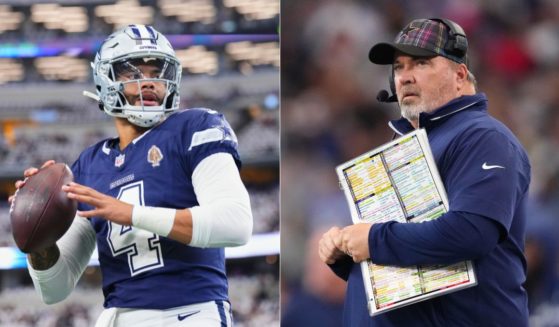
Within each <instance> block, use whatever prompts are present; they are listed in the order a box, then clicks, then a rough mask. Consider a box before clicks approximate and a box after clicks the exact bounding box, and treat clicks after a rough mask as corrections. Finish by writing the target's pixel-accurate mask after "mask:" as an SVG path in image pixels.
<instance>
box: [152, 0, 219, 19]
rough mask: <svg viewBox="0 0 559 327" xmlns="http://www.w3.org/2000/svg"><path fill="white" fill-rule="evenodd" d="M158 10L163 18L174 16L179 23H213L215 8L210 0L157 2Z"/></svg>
mask: <svg viewBox="0 0 559 327" xmlns="http://www.w3.org/2000/svg"><path fill="white" fill-rule="evenodd" d="M158 4H159V8H161V13H162V14H163V15H165V16H176V17H177V20H178V21H179V22H184V23H187V22H200V23H203V24H210V23H214V22H215V17H216V8H215V5H214V3H213V1H211V0H159V2H158Z"/></svg>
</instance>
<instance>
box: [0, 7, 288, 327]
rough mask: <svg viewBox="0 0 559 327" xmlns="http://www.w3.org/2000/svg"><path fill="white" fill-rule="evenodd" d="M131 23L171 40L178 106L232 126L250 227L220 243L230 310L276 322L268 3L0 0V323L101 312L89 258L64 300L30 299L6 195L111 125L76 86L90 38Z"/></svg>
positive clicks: (35, 322)
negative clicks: (225, 245) (177, 65)
mask: <svg viewBox="0 0 559 327" xmlns="http://www.w3.org/2000/svg"><path fill="white" fill-rule="evenodd" d="M130 23H138V24H150V25H153V26H154V27H156V28H157V29H158V30H159V31H160V32H162V33H163V34H165V35H166V36H167V37H168V38H169V40H170V41H171V43H172V44H173V46H174V47H175V49H176V52H177V56H178V57H179V60H180V61H181V63H182V65H183V81H182V85H181V100H182V107H184V108H186V107H196V106H203V107H208V108H212V109H215V110H218V111H220V112H222V113H224V114H225V115H226V117H227V119H228V120H229V122H230V123H231V125H232V126H233V128H234V130H235V131H236V133H237V137H238V139H239V143H240V154H241V158H242V159H243V169H242V171H241V175H242V178H243V180H244V182H245V184H246V185H247V188H248V190H249V192H250V195H251V203H252V207H253V214H254V237H253V239H252V241H251V243H249V244H248V245H247V246H245V247H242V248H234V249H231V251H229V249H228V250H227V251H226V253H227V257H228V260H227V269H228V275H229V281H230V286H231V287H230V297H231V300H232V304H233V311H234V317H235V319H236V325H237V326H273V325H279V199H278V197H279V140H278V136H279V36H278V28H279V27H278V25H279V2H278V1H277V0H254V1H243V0H153V1H138V0H119V1H105V0H85V1H77V0H65V1H56V2H55V1H42V0H25V1H16V0H13V1H10V0H8V1H6V0H3V1H0V99H2V101H0V326H14V327H23V326H45V327H46V326H57V327H59V326H92V325H93V323H94V322H95V320H96V318H97V316H98V314H99V312H100V310H102V293H101V289H100V285H101V284H100V283H101V277H100V273H99V269H98V267H97V265H96V260H95V259H93V260H92V264H91V266H90V267H89V268H87V270H86V272H85V273H84V275H83V277H82V278H81V280H80V282H79V283H78V286H77V289H76V290H75V291H74V292H73V293H72V295H71V296H70V297H69V299H67V300H65V301H64V302H62V303H60V304H56V305H52V306H46V305H44V304H42V303H41V302H40V300H39V297H38V296H37V294H35V292H34V290H33V286H32V284H31V281H30V279H29V276H28V273H27V271H26V269H25V261H24V257H23V255H22V254H21V253H20V252H18V251H16V250H15V245H14V242H13V240H12V237H11V231H10V223H9V215H8V203H7V198H8V195H9V194H12V193H13V192H14V186H13V184H14V182H15V181H16V180H17V179H19V178H21V177H20V176H21V175H22V171H23V169H25V168H26V167H29V166H39V165H41V163H42V162H44V161H45V160H46V159H55V160H56V161H61V162H66V163H68V164H72V162H73V161H74V160H75V159H76V158H77V155H78V154H79V152H80V151H81V150H83V149H84V148H85V147H87V146H88V145H91V144H93V143H95V142H97V141H98V140H100V139H102V138H105V137H109V136H113V135H114V131H113V130H114V127H113V125H112V124H113V123H112V119H111V118H110V117H108V116H107V115H106V114H104V113H103V112H101V111H99V109H98V107H97V104H96V103H95V102H94V101H92V100H90V99H88V98H85V97H83V96H82V91H83V90H88V91H93V90H94V85H93V83H92V77H91V72H90V71H91V68H90V66H89V62H90V61H92V59H93V57H94V54H95V52H96V51H97V49H98V48H99V46H100V44H101V42H102V41H103V40H104V38H105V37H106V36H107V35H108V34H110V33H111V32H112V31H113V30H115V29H116V28H118V27H119V26H122V25H126V24H130ZM185 282H188V281H185ZM146 296H148V295H147V294H146Z"/></svg>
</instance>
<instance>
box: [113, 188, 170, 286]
mask: <svg viewBox="0 0 559 327" xmlns="http://www.w3.org/2000/svg"><path fill="white" fill-rule="evenodd" d="M117 198H118V199H119V200H121V201H123V202H126V203H130V204H138V205H144V182H143V181H139V182H135V183H133V184H129V185H126V186H123V187H122V188H121V189H120V192H119V194H118V197H117ZM107 224H108V225H109V232H108V233H107V242H108V243H109V247H110V248H111V252H112V254H113V256H114V257H116V256H119V255H123V254H127V255H128V266H129V268H130V274H131V275H132V276H135V275H137V274H139V273H143V272H145V271H148V270H152V269H156V268H159V267H163V266H164V262H163V256H162V255H161V244H160V241H159V235H157V234H155V233H150V232H147V231H145V230H143V229H139V228H133V227H131V226H122V225H119V224H115V223H113V222H110V221H107Z"/></svg>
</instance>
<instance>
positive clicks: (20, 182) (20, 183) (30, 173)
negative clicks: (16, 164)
mask: <svg viewBox="0 0 559 327" xmlns="http://www.w3.org/2000/svg"><path fill="white" fill-rule="evenodd" d="M55 163H56V162H55V161H54V160H48V161H46V162H45V163H44V164H43V165H42V166H41V169H43V168H46V167H48V166H52V165H54V164H55ZM38 172H39V169H37V168H35V167H30V168H27V169H26V170H25V171H24V172H23V177H25V179H24V180H18V181H16V183H15V187H16V189H18V190H19V189H20V188H22V187H23V185H25V181H26V180H27V178H28V177H31V176H33V175H35V174H36V173H38ZM13 201H14V195H13V194H12V195H10V196H9V197H8V202H10V203H12V202H13Z"/></svg>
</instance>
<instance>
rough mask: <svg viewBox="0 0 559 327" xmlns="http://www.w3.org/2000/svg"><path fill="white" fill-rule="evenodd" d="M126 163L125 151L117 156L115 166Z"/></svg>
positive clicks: (118, 166)
mask: <svg viewBox="0 0 559 327" xmlns="http://www.w3.org/2000/svg"><path fill="white" fill-rule="evenodd" d="M123 164H124V153H123V154H121V155H119V156H118V157H116V158H115V167H117V168H120V166H122V165H123Z"/></svg>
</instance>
